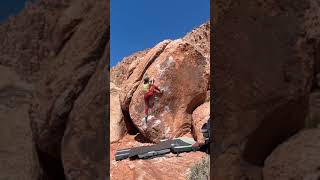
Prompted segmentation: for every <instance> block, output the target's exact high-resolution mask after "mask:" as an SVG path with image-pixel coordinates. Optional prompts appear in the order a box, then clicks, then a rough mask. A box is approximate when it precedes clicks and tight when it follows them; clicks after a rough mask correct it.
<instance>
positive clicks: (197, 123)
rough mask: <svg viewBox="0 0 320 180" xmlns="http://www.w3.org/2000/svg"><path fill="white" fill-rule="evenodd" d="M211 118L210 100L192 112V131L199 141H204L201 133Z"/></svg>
mask: <svg viewBox="0 0 320 180" xmlns="http://www.w3.org/2000/svg"><path fill="white" fill-rule="evenodd" d="M209 118H210V102H206V103H204V104H202V105H200V106H199V107H197V109H195V110H194V111H193V113H192V131H193V134H194V139H195V140H196V141H197V142H198V143H204V137H203V134H202V133H201V128H202V126H203V125H204V124H205V123H207V122H208V119H209Z"/></svg>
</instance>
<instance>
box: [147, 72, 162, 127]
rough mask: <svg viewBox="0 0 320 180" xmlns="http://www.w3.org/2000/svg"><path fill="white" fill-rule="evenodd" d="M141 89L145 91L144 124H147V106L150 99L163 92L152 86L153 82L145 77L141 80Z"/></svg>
mask: <svg viewBox="0 0 320 180" xmlns="http://www.w3.org/2000/svg"><path fill="white" fill-rule="evenodd" d="M143 88H144V90H145V94H144V102H145V110H144V112H145V115H146V116H145V122H147V119H148V114H149V106H150V98H151V97H152V96H154V94H155V93H156V92H157V93H160V94H162V93H163V90H160V89H159V88H158V87H157V86H156V85H154V80H150V79H149V77H148V76H145V77H144V79H143Z"/></svg>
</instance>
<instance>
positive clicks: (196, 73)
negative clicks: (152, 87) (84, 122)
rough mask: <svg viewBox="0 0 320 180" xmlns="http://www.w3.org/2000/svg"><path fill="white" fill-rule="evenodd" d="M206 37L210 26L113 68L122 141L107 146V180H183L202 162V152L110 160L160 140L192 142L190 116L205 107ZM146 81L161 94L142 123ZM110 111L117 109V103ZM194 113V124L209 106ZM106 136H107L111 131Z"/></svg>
mask: <svg viewBox="0 0 320 180" xmlns="http://www.w3.org/2000/svg"><path fill="white" fill-rule="evenodd" d="M209 31H210V26H209V23H206V24H203V25H201V26H200V27H198V28H195V29H194V30H193V31H192V32H190V33H188V34H187V35H186V36H185V37H183V38H181V39H177V40H174V41H172V40H164V41H162V42H160V43H159V44H157V45H156V46H155V47H153V48H150V49H147V50H144V51H140V52H137V53H135V54H133V55H131V56H128V57H126V58H124V59H123V60H122V61H121V62H119V63H118V64H117V65H116V66H115V67H113V68H112V70H111V82H113V83H114V84H115V85H116V86H118V87H120V89H121V90H120V91H121V93H120V102H121V108H122V112H123V115H124V119H125V123H126V128H127V135H125V136H124V137H123V138H122V139H120V140H119V141H117V142H115V143H113V144H111V152H110V157H111V159H110V167H111V169H110V173H111V175H110V176H111V179H119V180H121V179H186V178H187V173H188V169H189V168H190V167H192V166H193V165H195V164H196V163H197V162H198V161H199V160H200V159H201V157H203V155H204V153H202V152H191V153H186V154H182V155H181V156H182V157H179V158H176V157H175V156H176V155H172V154H170V155H165V156H163V157H158V158H155V159H151V160H136V161H132V162H131V161H127V160H124V161H119V162H116V161H115V160H114V156H115V151H116V150H117V149H121V148H129V147H136V146H141V145H149V144H150V143H151V142H152V143H154V142H159V140H161V139H164V138H172V137H179V136H180V137H193V136H194V133H193V130H192V113H193V112H194V110H195V109H196V108H197V107H198V106H200V105H202V104H204V103H205V102H207V103H206V104H209V97H210V88H209V77H210V70H209V68H210V54H209V44H210V37H209ZM145 75H148V76H150V77H151V78H152V79H154V80H155V84H156V85H157V86H158V87H159V88H160V89H162V90H164V94H162V95H161V94H157V95H155V96H154V97H153V98H152V102H151V103H150V104H151V108H150V109H149V113H150V114H149V116H148V120H147V122H144V117H145V116H144V104H145V103H144V98H143V97H144V90H143V86H142V79H143V77H144V76H145ZM111 105H112V106H113V105H115V106H117V103H114V104H111ZM114 108H115V109H116V108H118V107H114ZM198 111H201V112H199V113H198V114H199V116H198V114H197V113H196V114H197V115H196V119H197V120H196V121H198V119H199V121H200V120H202V119H201V118H203V117H202V115H200V114H201V113H202V112H206V113H205V114H206V116H208V115H209V106H207V105H203V107H202V108H200V110H198ZM110 118H111V122H116V121H117V119H118V117H117V115H112V114H111V116H110ZM113 118H115V119H113ZM196 124H197V125H199V124H201V123H199V122H196ZM128 127H131V128H132V127H133V128H134V129H135V133H132V132H131V133H130V132H129V129H128ZM110 130H111V134H112V131H113V130H114V128H111V129H110ZM116 131H117V129H116ZM129 134H132V135H129ZM123 174H126V176H125V177H124V176H123Z"/></svg>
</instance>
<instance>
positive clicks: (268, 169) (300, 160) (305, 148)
mask: <svg viewBox="0 0 320 180" xmlns="http://www.w3.org/2000/svg"><path fill="white" fill-rule="evenodd" d="M319 173H320V129H312V130H304V131H301V132H299V133H298V134H296V135H295V136H293V137H292V138H290V139H289V140H288V141H286V142H285V143H283V144H281V145H279V146H278V147H277V148H276V149H275V150H274V151H273V152H272V154H271V155H270V156H269V157H268V158H267V159H266V161H265V167H264V169H263V179H264V180H307V179H310V180H312V179H314V180H317V179H320V174H319Z"/></svg>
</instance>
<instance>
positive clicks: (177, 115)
mask: <svg viewBox="0 0 320 180" xmlns="http://www.w3.org/2000/svg"><path fill="white" fill-rule="evenodd" d="M206 65H207V61H206V60H205V58H204V57H203V56H202V55H201V53H199V52H198V51H196V50H195V48H194V47H193V46H191V45H190V44H188V43H185V42H184V41H182V40H176V41H173V42H171V43H170V44H169V45H168V46H167V47H166V48H165V49H164V51H163V52H162V53H161V54H160V56H159V57H157V59H156V60H155V62H154V63H153V64H152V65H151V66H150V67H149V68H148V69H147V71H146V74H148V75H149V76H150V77H152V78H153V79H154V80H155V83H156V85H157V86H158V87H159V88H160V89H163V90H164V94H162V95H159V97H158V98H157V99H154V100H153V101H154V107H153V111H152V115H153V116H155V117H156V118H158V119H159V120H160V121H159V123H160V124H161V125H159V126H158V127H159V129H157V131H158V133H157V136H156V137H155V136H152V137H150V136H146V137H147V138H148V139H149V140H151V141H155V142H156V141H159V140H160V139H163V138H172V137H179V136H182V135H184V134H186V133H188V132H190V129H191V119H192V118H191V114H192V112H193V110H194V109H195V108H196V107H197V106H199V105H200V104H202V103H203V102H204V101H205V96H206V92H207V89H208V81H207V79H206V77H205V66H206ZM190 72H192V73H190ZM136 83H137V85H138V87H137V89H136V91H135V92H134V93H133V96H132V100H131V102H130V107H129V113H130V117H131V118H132V121H133V123H134V124H135V125H136V126H137V127H139V128H141V126H142V123H141V119H142V118H143V117H144V116H145V114H144V99H143V94H144V93H145V92H144V89H143V82H142V81H137V82H136ZM145 134H147V133H145ZM153 134H154V133H153Z"/></svg>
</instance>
